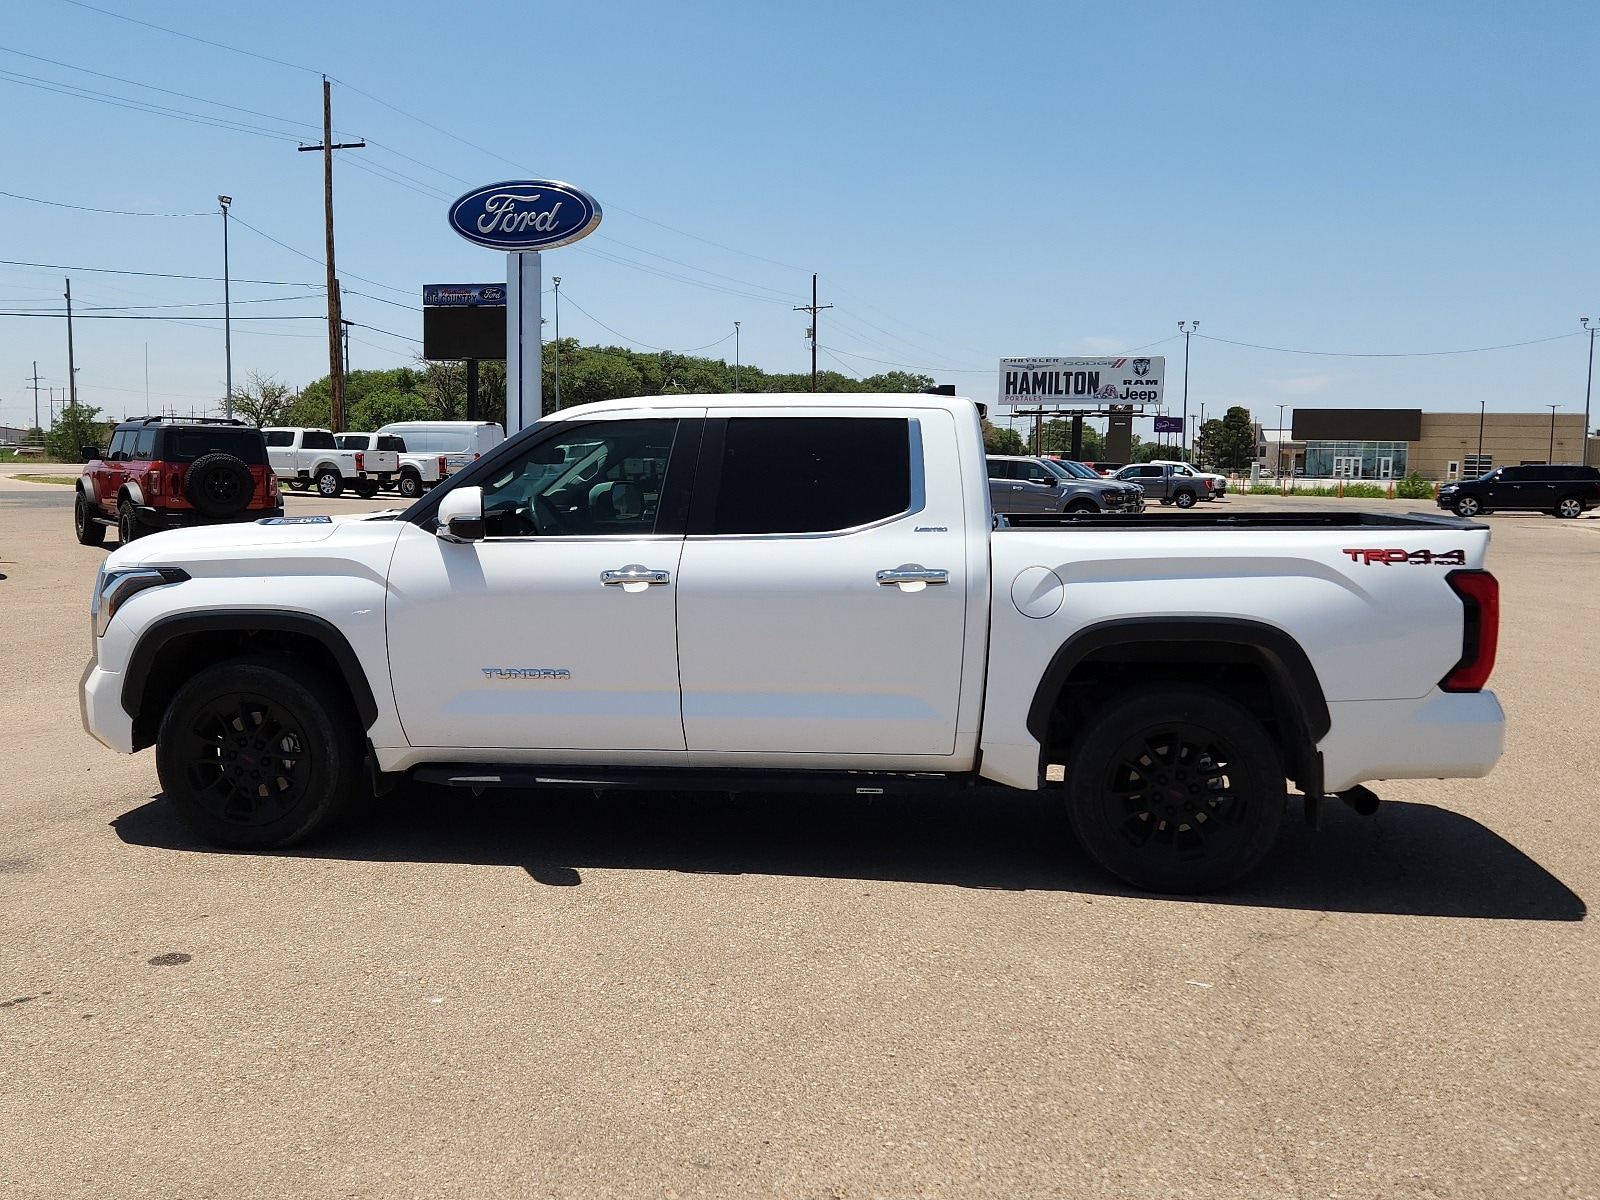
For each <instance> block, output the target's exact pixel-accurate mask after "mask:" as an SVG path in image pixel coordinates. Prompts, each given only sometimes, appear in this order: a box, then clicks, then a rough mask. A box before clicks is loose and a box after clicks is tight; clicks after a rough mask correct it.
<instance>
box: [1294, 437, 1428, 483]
mask: <svg viewBox="0 0 1600 1200" xmlns="http://www.w3.org/2000/svg"><path fill="white" fill-rule="evenodd" d="M1409 449H1410V443H1409V442H1307V443H1306V458H1305V462H1306V471H1305V473H1306V475H1308V476H1310V477H1312V478H1317V479H1398V478H1400V477H1401V476H1403V475H1404V474H1405V473H1406V455H1407V452H1408V451H1409Z"/></svg>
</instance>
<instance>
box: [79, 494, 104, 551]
mask: <svg viewBox="0 0 1600 1200" xmlns="http://www.w3.org/2000/svg"><path fill="white" fill-rule="evenodd" d="M99 515H100V512H99V510H98V509H96V508H95V507H94V505H92V504H90V503H89V498H88V497H87V496H85V495H84V494H83V493H82V492H79V493H78V498H77V499H76V500H75V501H73V504H72V532H73V533H75V534H76V535H77V537H78V545H80V546H103V545H104V544H105V540H106V527H105V526H104V525H102V524H100V522H99V521H97V520H95V518H96V517H98V516H99Z"/></svg>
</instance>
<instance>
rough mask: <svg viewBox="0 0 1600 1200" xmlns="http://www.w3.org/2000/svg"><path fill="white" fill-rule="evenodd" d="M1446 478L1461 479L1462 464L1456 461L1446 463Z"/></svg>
mask: <svg viewBox="0 0 1600 1200" xmlns="http://www.w3.org/2000/svg"><path fill="white" fill-rule="evenodd" d="M1444 477H1445V478H1446V479H1460V478H1461V464H1460V463H1459V462H1457V461H1456V460H1454V459H1451V460H1450V461H1449V462H1447V463H1445V465H1444Z"/></svg>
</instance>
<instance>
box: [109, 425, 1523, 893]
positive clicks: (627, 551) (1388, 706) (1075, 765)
mask: <svg viewBox="0 0 1600 1200" xmlns="http://www.w3.org/2000/svg"><path fill="white" fill-rule="evenodd" d="M986 476H987V472H986V469H985V461H984V451H983V441H982V437H981V433H980V428H979V409H978V407H977V406H976V405H975V404H973V403H972V402H970V401H967V400H963V399H959V398H954V397H940V396H930V395H876V394H874V395H811V394H803V395H764V396H759V397H758V396H751V395H734V396H659V397H649V398H644V399H633V400H615V401H608V402H605V403H602V404H592V405H585V406H582V407H577V408H569V409H565V410H563V411H561V412H560V413H558V414H556V415H554V416H552V417H550V418H548V419H546V420H543V421H541V422H539V423H538V424H537V425H534V426H532V427H530V428H528V429H526V430H524V431H522V432H521V433H520V434H518V435H517V436H516V437H514V438H512V439H510V440H509V441H507V442H506V443H505V444H503V445H501V446H499V447H498V448H497V449H495V450H494V451H492V452H490V453H489V454H486V455H484V456H483V457H482V458H481V459H480V460H478V461H477V462H474V463H472V464H471V465H470V466H468V467H466V468H465V469H464V470H462V471H461V472H460V473H459V474H458V475H455V476H452V477H451V478H450V479H449V480H448V481H447V483H446V484H445V485H444V486H442V487H440V488H439V489H437V490H436V491H434V492H433V493H432V494H430V495H429V496H427V497H426V498H424V499H422V500H420V501H419V502H417V503H415V504H413V505H412V506H411V507H410V508H408V509H406V510H405V511H404V512H402V513H386V514H376V515H372V516H368V517H349V518H337V519H334V518H328V517H284V518H278V519H275V520H272V519H269V520H264V521H261V522H258V523H255V524H251V525H243V526H241V525H230V526H228V527H226V528H221V529H194V530H183V531H177V532H172V533H168V534H165V535H163V536H162V537H159V538H151V539H148V540H145V541H139V542H135V543H134V544H133V545H131V546H128V547H125V548H123V549H119V550H117V551H115V552H114V553H112V554H111V555H110V556H109V557H107V559H106V561H105V564H104V566H103V568H102V570H101V573H100V577H99V580H98V582H97V584H96V588H95V599H94V617H93V620H94V626H95V633H94V638H93V647H94V651H93V652H94V660H93V661H92V662H91V663H90V665H89V668H88V670H87V671H86V672H85V674H84V677H83V684H82V705H83V715H84V723H85V725H86V727H87V728H88V730H89V732H90V733H91V734H93V735H94V736H95V737H96V738H98V739H99V740H100V741H102V742H104V743H105V744H106V745H108V746H110V747H112V748H113V749H116V750H120V751H123V752H125V753H132V752H134V751H136V750H139V749H141V748H143V747H146V746H150V745H154V746H155V747H156V766H157V769H158V771H159V773H160V777H161V781H162V784H163V787H164V788H165V793H166V797H167V800H168V801H169V802H170V803H171V804H172V805H173V806H174V808H175V809H176V810H177V812H178V813H179V814H181V816H182V817H183V818H184V819H185V820H187V821H188V822H189V823H190V824H191V825H192V826H193V827H194V828H195V829H196V830H198V831H199V832H200V833H201V834H202V835H204V836H205V837H206V838H208V839H210V840H211V841H213V842H215V843H219V844H221V845H225V846H233V847H241V848H258V847H273V846H284V845H288V844H290V843H293V842H295V841H298V840H300V839H302V838H305V837H307V836H309V835H310V834H312V833H313V832H315V831H316V830H318V829H319V828H321V827H322V826H324V825H325V824H326V823H327V822H328V821H330V820H331V819H332V818H334V817H336V816H337V815H338V814H339V813H340V811H341V810H342V809H343V808H344V807H345V806H346V805H347V804H348V803H349V802H350V801H351V800H352V799H353V798H354V797H355V796H356V795H357V794H358V793H360V792H362V791H364V790H365V791H371V790H372V789H374V788H376V789H377V790H380V791H381V790H382V789H383V788H384V787H385V786H386V785H387V784H388V783H390V782H392V781H393V780H395V779H396V778H398V777H400V776H403V775H407V774H409V775H411V776H413V777H415V778H417V779H421V780H425V781H430V782H432V783H436V784H443V785H448V786H454V787H463V788H473V789H483V788H491V787H510V788H539V787H551V786H559V787H574V786H576V787H582V788H630V787H654V788H665V787H670V788H680V789H719V790H721V789H726V790H736V791H740V792H745V793H768V792H781V791H788V790H798V789H817V790H824V789H842V790H844V791H848V792H854V793H857V794H861V795H868V796H870V795H876V794H879V793H882V792H888V791H894V790H902V791H910V792H913V793H918V794H922V793H928V792H932V791H935V790H938V789H949V788H964V787H969V786H971V785H975V784H978V783H980V782H988V783H992V784H1000V785H1004V786H1005V787H1009V788H1019V789H1024V790H1028V791H1033V790H1038V789H1045V788H1049V789H1054V790H1058V791H1059V794H1060V795H1061V799H1062V804H1063V808H1064V811H1065V814H1066V817H1067V819H1068V820H1069V822H1070V824H1071V826H1072V828H1073V829H1074V831H1075V832H1076V833H1077V835H1078V837H1079V838H1080V839H1081V841H1082V842H1083V844H1084V845H1085V846H1086V847H1087V849H1088V850H1089V852H1090V853H1091V854H1092V855H1093V856H1094V857H1095V858H1096V859H1097V860H1098V861H1099V862H1100V863H1101V864H1102V865H1103V866H1104V867H1105V868H1106V869H1107V870H1108V871H1110V872H1112V873H1114V874H1115V875H1117V876H1119V877H1121V878H1122V879H1124V880H1127V881H1129V882H1131V883H1133V884H1134V885H1136V886H1139V887H1143V888H1150V889H1157V890H1170V891H1182V892H1193V891H1201V890H1205V889H1209V888H1215V887H1219V886H1222V885H1224V884H1226V883H1228V882H1229V881H1231V880H1233V879H1235V878H1236V877H1238V876H1239V875H1241V874H1242V873H1244V872H1245V871H1247V870H1249V869H1250V868H1251V867H1252V866H1254V865H1255V864H1256V863H1257V862H1259V861H1260V860H1261V859H1262V857H1263V856H1264V855H1266V854H1267V852H1268V850H1269V848H1270V847H1271V845H1272V843H1273V841H1274V838H1275V837H1276V835H1277V833H1278V829H1279V825H1280V823H1281V821H1282V820H1283V817H1284V813H1285V810H1286V806H1287V799H1288V783H1289V781H1293V783H1294V784H1295V785H1296V787H1297V788H1298V791H1299V792H1300V793H1301V794H1302V795H1303V796H1304V797H1305V798H1306V799H1305V804H1304V807H1305V809H1306V810H1307V814H1308V815H1312V814H1314V813H1315V811H1316V810H1317V808H1318V806H1319V805H1320V804H1322V803H1323V802H1324V801H1325V799H1326V798H1330V797H1338V798H1342V799H1343V800H1345V801H1347V802H1349V803H1350V804H1351V805H1352V806H1353V807H1355V808H1357V809H1358V810H1361V811H1370V809H1371V806H1372V805H1374V804H1375V803H1376V797H1375V796H1374V795H1373V794H1372V793H1371V792H1370V791H1368V790H1367V789H1366V788H1365V787H1364V786H1362V785H1363V784H1365V783H1367V782H1369V781H1373V780H1382V779H1397V778H1436V777H1438V778H1447V777H1459V776H1479V775H1483V774H1485V773H1486V772H1488V771H1489V770H1490V769H1491V768H1492V767H1493V766H1494V764H1495V762H1496V760H1497V759H1498V758H1499V755H1500V751H1501V745H1502V721H1503V718H1502V715H1501V710H1500V706H1499V704H1498V703H1497V702H1496V700H1495V697H1494V695H1493V693H1492V692H1489V691H1486V690H1484V684H1485V681H1486V679H1487V677H1488V674H1489V671H1490V668H1491V667H1492V665H1493V662H1494V655H1495V644H1496V636H1497V633H1496V631H1497V628H1498V591H1497V586H1496V584H1495V580H1494V578H1493V576H1492V575H1490V574H1489V573H1488V572H1487V571H1485V570H1484V555H1485V552H1486V551H1487V548H1488V543H1489V534H1488V531H1487V530H1486V529H1485V528H1484V527H1483V526H1481V525H1476V524H1472V523H1470V522H1467V521H1462V520H1459V519H1457V518H1453V517H1447V516H1424V515H1413V516H1392V515H1383V516H1375V515H1368V514H1361V513H1351V512H1309V513H1263V514H1257V513H1233V514H1218V515H1210V514H1201V513H1198V512H1149V513H1143V514H1128V515H1112V514H1089V515H1072V514H1043V513H1041V514H1033V515H1021V516H1016V517H1011V518H1009V519H1005V518H996V517H995V516H994V514H992V513H991V511H990V507H989V499H988V484H987V477H986ZM1058 781H1059V782H1058ZM972 794H973V803H975V804H977V803H982V797H983V796H984V795H985V794H986V793H984V792H983V791H981V790H977V789H975V790H974V791H973V793H972Z"/></svg>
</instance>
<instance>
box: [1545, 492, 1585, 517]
mask: <svg viewBox="0 0 1600 1200" xmlns="http://www.w3.org/2000/svg"><path fill="white" fill-rule="evenodd" d="M1552 511H1553V512H1554V513H1555V515H1556V516H1558V517H1562V518H1564V519H1566V520H1569V521H1570V520H1572V519H1573V518H1575V517H1581V516H1583V497H1581V496H1563V497H1561V499H1559V500H1557V501H1556V506H1555V508H1554V509H1553V510H1552Z"/></svg>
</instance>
